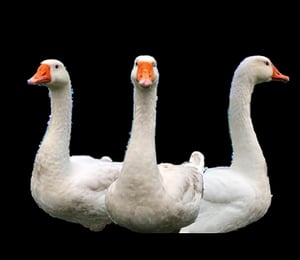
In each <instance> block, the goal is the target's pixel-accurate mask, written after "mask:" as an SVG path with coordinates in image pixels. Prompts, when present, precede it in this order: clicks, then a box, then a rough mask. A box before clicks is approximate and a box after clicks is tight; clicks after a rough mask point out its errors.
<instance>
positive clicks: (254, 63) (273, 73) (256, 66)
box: [235, 55, 289, 84]
mask: <svg viewBox="0 0 300 260" xmlns="http://www.w3.org/2000/svg"><path fill="white" fill-rule="evenodd" d="M235 75H236V76H237V77H239V76H244V75H248V78H249V79H252V80H254V82H253V83H254V84H259V83H263V82H269V81H283V82H288V81H289V77H288V76H286V75H283V74H282V73H280V72H279V70H278V69H277V68H276V67H275V66H274V64H273V63H272V62H271V60H270V59H269V58H267V57H265V56H261V55H255V56H249V57H247V58H245V59H244V60H243V61H242V62H241V63H240V64H239V66H238V67H237V69H236V71H235ZM238 75H239V76H238Z"/></svg>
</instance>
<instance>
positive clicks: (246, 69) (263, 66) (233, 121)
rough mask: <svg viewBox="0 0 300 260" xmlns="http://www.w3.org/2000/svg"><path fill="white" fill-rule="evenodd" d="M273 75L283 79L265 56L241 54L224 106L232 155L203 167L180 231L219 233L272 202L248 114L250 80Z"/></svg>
mask: <svg viewBox="0 0 300 260" xmlns="http://www.w3.org/2000/svg"><path fill="white" fill-rule="evenodd" d="M272 80H277V81H284V82H287V81H288V80H289V77H288V76H286V75H283V74H281V73H280V72H279V71H278V69H277V68H276V67H275V66H274V65H273V64H272V62H271V61H270V59H268V58H267V57H264V56H250V57H247V58H245V59H244V60H243V61H242V62H241V63H240V64H239V66H238V67H237V69H236V71H235V73H234V75H233V79H232V84H231V91H230V102H229V110H228V120H229V130H230V135H231V141H232V147H233V158H232V162H231V165H230V166H229V167H215V168H208V169H207V171H206V172H205V174H204V177H203V178H204V196H203V200H202V201H201V207H200V211H199V215H198V217H197V220H196V221H195V222H194V223H193V224H191V225H189V226H187V227H184V228H182V229H181V230H180V233H206V232H211V233H221V232H229V231H233V230H236V229H239V228H242V227H245V226H246V225H248V224H250V223H253V222H254V221H257V220H258V219H260V218H261V217H263V216H264V215H265V213H266V212H267V210H268V208H269V207H270V204H271V197H272V195H271V189H270V184H269V178H268V173H267V164H266V161H265V158H264V155H263V152H262V150H261V147H260V145H259V143H258V140H257V138H256V134H255V131H254V128H253V124H252V120H251V116H250V102H251V96H252V93H253V90H254V86H255V85H257V84H260V83H263V82H270V81H272Z"/></svg>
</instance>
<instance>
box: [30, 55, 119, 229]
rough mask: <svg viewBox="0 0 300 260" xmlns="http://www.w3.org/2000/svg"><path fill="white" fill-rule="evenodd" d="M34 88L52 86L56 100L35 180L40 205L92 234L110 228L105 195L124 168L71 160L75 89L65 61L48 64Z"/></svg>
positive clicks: (32, 81) (99, 161) (34, 78)
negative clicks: (73, 94) (73, 96)
mask: <svg viewBox="0 0 300 260" xmlns="http://www.w3.org/2000/svg"><path fill="white" fill-rule="evenodd" d="M28 84H31V85H45V86H47V87H48V89H49V95H50V100H51V116H50V120H49V122H48V128H47V131H46V133H45V136H44V138H43V140H42V142H41V144H40V147H39V150H38V152H37V154H36V158H35V161H34V167H33V172H32V177H31V192H32V196H33V198H34V200H35V201H36V203H37V204H38V206H39V207H40V208H42V209H43V210H44V211H45V212H47V213H48V214H50V215H51V216H52V217H56V218H60V219H63V220H66V221H69V222H73V223H79V224H81V225H82V226H84V227H86V228H89V229H90V230H92V231H100V230H102V229H104V227H105V226H106V225H107V224H110V223H111V220H110V218H109V217H108V216H107V214H106V209H105V203H104V197H105V193H106V190H107V188H108V187H109V185H110V184H111V183H112V182H113V181H114V180H116V179H117V177H118V175H119V172H120V170H121V165H122V164H121V163H119V162H111V160H110V158H109V157H107V156H105V157H102V159H95V158H92V157H90V156H70V154H69V143H70V135H71V117H72V88H71V81H70V77H69V73H68V72H67V70H66V68H65V66H64V64H63V63H62V62H60V61H59V60H56V59H47V60H44V61H43V62H41V64H40V66H39V68H38V70H37V72H36V73H35V74H34V75H33V76H32V77H31V78H30V79H29V80H28Z"/></svg>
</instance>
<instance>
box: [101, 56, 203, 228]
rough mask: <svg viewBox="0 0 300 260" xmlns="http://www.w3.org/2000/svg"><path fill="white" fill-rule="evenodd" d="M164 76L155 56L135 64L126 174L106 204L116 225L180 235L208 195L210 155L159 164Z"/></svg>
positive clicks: (109, 193) (111, 189) (195, 154)
mask: <svg viewBox="0 0 300 260" xmlns="http://www.w3.org/2000/svg"><path fill="white" fill-rule="evenodd" d="M158 80H159V73H158V68H157V62H156V60H155V58H154V57H153V56H150V55H139V56H137V57H136V58H135V60H134V66H133V69H132V71H131V82H132V83H133V86H134V95H133V96H134V102H133V103H134V108H133V121H132V126H131V134H130V138H129V141H128V146H127V150H126V152H125V156H124V160H123V165H122V169H121V173H120V175H119V177H118V179H117V180H116V181H115V182H114V183H112V184H111V186H110V187H109V189H108V191H107V193H106V197H105V202H106V207H107V212H108V214H109V216H110V217H111V219H112V220H113V222H114V223H116V224H117V225H119V226H122V227H125V228H127V229H129V230H131V231H133V232H138V233H175V232H179V230H180V228H181V227H183V226H186V225H188V224H190V223H192V222H193V221H194V220H195V219H196V217H197V215H198V212H199V208H200V199H201V196H202V193H203V183H202V172H203V165H204V156H203V154H202V153H200V152H198V151H195V152H193V153H192V155H191V156H190V159H189V161H185V162H184V163H182V164H171V163H160V164H157V158H156V148H155V123H156V122H155V118H156V103H157V86H158Z"/></svg>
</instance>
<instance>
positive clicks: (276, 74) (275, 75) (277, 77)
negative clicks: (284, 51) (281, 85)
mask: <svg viewBox="0 0 300 260" xmlns="http://www.w3.org/2000/svg"><path fill="white" fill-rule="evenodd" d="M272 67H273V75H272V79H273V80H276V81H284V82H288V81H289V80H290V77H289V76H286V75H283V74H281V73H280V72H279V70H278V69H277V68H276V67H275V66H274V65H273V64H272Z"/></svg>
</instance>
